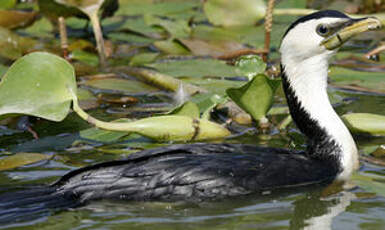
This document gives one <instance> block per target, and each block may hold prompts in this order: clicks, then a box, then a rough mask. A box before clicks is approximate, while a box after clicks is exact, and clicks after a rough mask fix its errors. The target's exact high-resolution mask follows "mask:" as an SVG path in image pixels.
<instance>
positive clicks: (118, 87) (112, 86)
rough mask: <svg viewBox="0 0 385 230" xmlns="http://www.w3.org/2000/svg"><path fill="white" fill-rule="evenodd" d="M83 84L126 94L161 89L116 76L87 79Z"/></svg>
mask: <svg viewBox="0 0 385 230" xmlns="http://www.w3.org/2000/svg"><path fill="white" fill-rule="evenodd" d="M82 85H85V86H90V87H92V88H95V89H101V90H109V91H115V92H120V93H124V94H137V93H143V94H144V93H149V92H156V91H159V89H157V88H155V87H153V86H151V85H147V84H145V83H143V82H140V81H135V80H129V79H122V78H115V77H114V78H102V79H91V80H86V81H84V82H82Z"/></svg>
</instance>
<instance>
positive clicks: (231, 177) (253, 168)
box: [53, 144, 337, 202]
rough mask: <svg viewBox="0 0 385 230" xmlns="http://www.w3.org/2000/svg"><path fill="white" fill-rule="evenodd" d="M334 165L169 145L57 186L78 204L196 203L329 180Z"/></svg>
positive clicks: (245, 150) (262, 151) (239, 149)
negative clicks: (108, 201)
mask: <svg viewBox="0 0 385 230" xmlns="http://www.w3.org/2000/svg"><path fill="white" fill-rule="evenodd" d="M336 173H337V172H336V170H335V169H334V167H333V165H330V164H329V163H328V162H325V161H318V160H315V159H311V158H308V157H307V156H306V155H304V154H303V153H300V152H291V151H289V150H285V149H277V148H261V147H255V146H251V145H237V144H189V145H173V146H169V147H161V148H157V149H152V150H147V151H142V152H140V153H137V154H133V155H132V156H130V157H129V158H128V159H127V160H123V161H114V162H106V163H102V164H98V165H94V166H91V167H86V168H83V169H81V170H78V171H73V172H71V173H69V174H67V175H66V176H64V177H63V178H62V179H61V180H60V181H58V182H57V183H56V184H55V185H53V186H55V187H57V188H58V191H59V192H62V193H68V192H70V193H73V194H76V196H78V197H79V199H80V200H81V201H82V202H87V201H90V200H99V199H124V200H196V199H212V198H215V199H217V198H222V197H226V196H236V195H242V194H249V193H253V192H263V191H266V190H274V189H277V188H284V187H293V186H302V185H309V184H315V183H321V182H325V181H331V180H332V179H333V178H334V176H335V175H336Z"/></svg>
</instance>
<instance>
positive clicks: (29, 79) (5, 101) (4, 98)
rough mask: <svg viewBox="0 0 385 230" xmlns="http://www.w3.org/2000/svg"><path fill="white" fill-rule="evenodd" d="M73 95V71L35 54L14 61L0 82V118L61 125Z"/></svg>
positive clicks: (54, 58) (64, 63) (59, 61)
mask: <svg viewBox="0 0 385 230" xmlns="http://www.w3.org/2000/svg"><path fill="white" fill-rule="evenodd" d="M68 88H70V89H72V90H73V91H74V92H76V81H75V74H74V69H73V67H72V66H71V65H70V64H69V63H68V62H67V61H65V60H64V59H62V58H60V57H58V56H56V55H53V54H49V53H44V52H36V53H31V54H28V55H26V56H24V57H22V58H20V59H19V60H17V61H16V62H15V63H14V64H13V65H12V66H11V67H10V68H9V69H8V71H7V73H6V74H5V75H4V76H3V78H2V81H1V82H0V114H1V115H2V114H10V113H18V114H28V115H33V116H38V117H42V118H45V119H48V120H53V121H61V120H63V119H64V118H65V116H66V115H67V113H68V112H69V108H70V104H71V100H72V95H71V94H70V93H69V92H68Z"/></svg>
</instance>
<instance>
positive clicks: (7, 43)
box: [0, 27, 37, 60]
mask: <svg viewBox="0 0 385 230" xmlns="http://www.w3.org/2000/svg"><path fill="white" fill-rule="evenodd" d="M36 43H37V42H36V41H35V40H33V39H31V38H27V37H22V36H19V35H18V34H16V33H13V32H12V31H10V30H8V29H6V28H2V27H0V57H5V58H8V59H11V60H15V59H17V58H19V57H21V56H23V54H24V53H26V52H27V51H29V50H31V49H33V48H34V47H35V45H36Z"/></svg>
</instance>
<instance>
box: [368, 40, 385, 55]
mask: <svg viewBox="0 0 385 230" xmlns="http://www.w3.org/2000/svg"><path fill="white" fill-rule="evenodd" d="M383 51H385V44H384V43H381V45H380V46H378V47H376V48H375V49H373V50H371V51H369V52H368V53H366V54H365V57H366V58H370V57H371V56H373V55H377V54H379V53H381V52H383Z"/></svg>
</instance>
